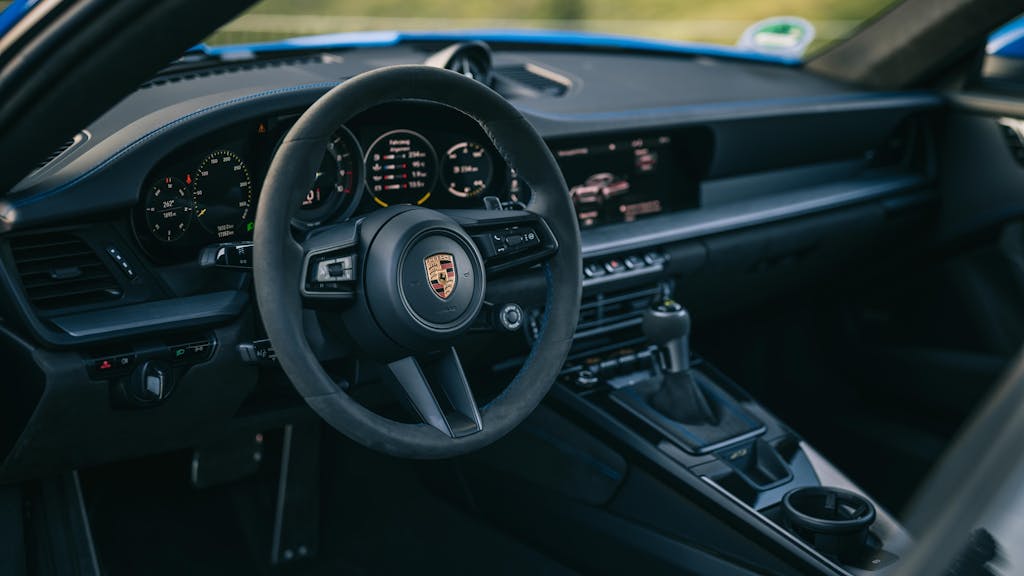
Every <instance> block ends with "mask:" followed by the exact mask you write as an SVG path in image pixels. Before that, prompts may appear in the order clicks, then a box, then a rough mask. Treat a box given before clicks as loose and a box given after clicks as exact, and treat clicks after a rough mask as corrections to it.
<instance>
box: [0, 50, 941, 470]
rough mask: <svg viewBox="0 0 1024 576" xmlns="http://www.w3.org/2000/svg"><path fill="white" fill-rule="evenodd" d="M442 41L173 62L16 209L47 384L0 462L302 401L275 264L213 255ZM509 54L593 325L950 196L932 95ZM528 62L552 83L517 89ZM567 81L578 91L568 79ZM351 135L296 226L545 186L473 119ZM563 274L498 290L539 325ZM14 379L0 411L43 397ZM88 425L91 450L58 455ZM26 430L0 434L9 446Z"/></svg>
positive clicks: (840, 246)
mask: <svg viewBox="0 0 1024 576" xmlns="http://www.w3.org/2000/svg"><path fill="white" fill-rule="evenodd" d="M438 48H440V47H439V46H434V45H430V46H420V45H414V44H409V45H404V44H403V45H399V46H394V47H380V48H365V49H358V50H350V51H344V52H331V51H326V52H325V53H323V54H319V53H318V54H311V55H309V56H308V57H306V56H303V57H295V58H292V59H289V60H281V61H280V62H278V63H277V65H269V64H267V63H265V62H254V63H251V64H252V65H247V64H246V63H231V64H230V65H228V64H224V65H223V66H221V67H220V68H216V69H215V70H213V71H207V72H208V73H206V72H204V73H200V72H195V73H189V74H182V75H180V76H179V77H162V78H158V79H156V80H154V81H153V82H152V83H151V84H150V85H148V86H143V87H140V88H139V89H138V90H136V91H135V92H134V93H133V94H131V95H129V96H127V97H126V98H125V99H124V100H123V101H122V102H120V103H118V104H117V105H116V106H114V107H113V108H112V109H111V110H110V111H109V112H108V113H107V114H105V115H104V116H103V117H101V118H99V119H97V120H96V121H94V122H93V123H91V124H90V125H89V126H87V127H85V128H84V130H83V132H82V133H81V134H80V135H79V136H78V137H76V139H74V141H72V142H71V143H70V144H69V145H68V146H69V147H68V148H67V149H65V150H63V151H60V152H57V153H56V154H55V156H54V158H53V159H52V160H51V161H50V162H48V163H47V164H46V165H44V166H42V167H40V168H39V169H38V170H37V171H36V172H34V173H32V174H30V175H29V176H28V177H26V178H25V179H24V180H23V181H22V182H21V183H19V185H18V186H17V187H16V188H15V189H14V190H12V191H11V193H9V194H8V195H7V196H5V197H4V198H2V199H0V346H2V347H3V352H4V353H5V357H7V358H11V359H13V361H14V362H15V366H14V368H15V373H14V376H13V378H14V380H15V381H17V380H18V378H22V379H23V380H24V381H26V382H37V381H38V382H42V381H43V380H45V384H43V383H40V384H39V385H38V390H43V389H44V388H46V389H47V393H46V395H45V398H42V399H37V400H32V401H31V402H29V404H30V405H28V406H26V407H25V408H24V410H21V411H20V412H19V413H20V414H22V416H18V417H7V418H0V421H4V422H7V423H15V424H14V425H12V426H15V427H17V426H20V424H18V421H17V418H19V417H20V418H22V419H23V420H24V422H28V420H29V418H33V420H32V427H31V428H32V432H31V435H30V437H26V438H25V439H23V440H21V441H20V444H19V445H20V446H22V448H19V449H18V454H17V455H16V456H19V457H17V458H16V457H11V458H8V459H7V460H6V462H7V463H6V464H5V467H4V468H0V476H2V475H6V476H5V477H11V475H16V474H18V473H20V471H35V470H38V469H40V466H41V465H42V464H45V463H47V462H49V463H50V464H52V465H53V466H65V465H67V464H69V463H73V464H75V465H83V466H84V465H89V464H90V463H95V462H99V461H104V460H107V459H109V458H110V457H111V456H112V455H113V454H115V453H116V454H118V455H123V454H125V453H127V452H131V453H133V454H141V453H143V452H145V451H146V450H149V448H150V447H152V446H157V445H159V446H170V445H177V444H179V443H187V442H188V441H189V438H190V435H191V434H193V433H194V434H196V435H199V433H200V431H201V430H203V429H204V427H205V429H211V428H210V427H211V426H212V425H214V424H215V425H216V426H220V425H221V424H222V423H223V422H226V421H232V419H238V418H241V419H245V418H250V417H257V415H261V414H263V413H264V412H266V411H268V410H271V409H272V408H273V409H276V407H278V406H280V405H281V397H280V396H278V393H279V391H280V390H279V389H280V388H282V387H283V388H286V387H287V383H286V382H280V379H281V374H280V373H279V371H277V370H276V368H274V367H273V363H272V359H271V356H272V354H271V352H270V350H272V347H271V346H270V343H269V341H268V340H267V339H266V334H265V331H264V330H263V329H262V326H261V325H260V319H259V314H258V312H257V311H256V310H255V303H254V300H253V298H252V290H251V287H252V274H251V271H250V270H246V269H244V268H240V267H222V266H204V265H203V263H201V261H200V258H199V256H200V255H201V254H204V253H206V252H208V251H204V248H207V247H209V246H211V245H214V244H222V243H234V242H242V243H244V242H246V241H248V240H250V239H251V237H252V234H253V227H254V226H255V223H256V222H257V219H256V210H257V207H258V204H259V194H260V190H261V188H262V186H263V182H264V180H265V178H266V175H267V171H268V169H269V167H270V163H271V160H272V159H273V157H274V153H275V150H276V149H277V148H278V146H279V144H280V142H281V139H282V138H283V137H284V135H285V134H286V133H287V131H288V130H289V128H290V127H291V126H292V124H293V123H294V122H295V121H296V119H297V118H298V117H299V116H300V115H301V113H302V112H303V111H305V110H306V109H307V108H308V107H309V106H310V105H312V104H313V103H314V102H315V101H316V100H317V98H319V97H320V96H322V95H323V94H324V93H325V92H327V91H328V90H330V89H331V88H333V87H334V86H336V85H337V83H338V81H339V79H343V78H349V77H352V76H354V75H356V74H358V73H360V72H363V71H366V70H369V69H374V68H379V67H381V66H387V65H393V64H408V63H418V62H422V61H423V59H424V58H425V57H426V55H427V54H429V53H430V51H432V50H436V49H438ZM494 66H495V74H496V77H498V78H499V79H500V80H501V83H499V84H496V86H497V87H498V88H501V89H502V90H506V92H504V93H503V95H506V96H507V97H508V98H509V99H510V101H511V102H513V104H514V105H515V106H516V107H517V108H518V109H519V110H520V111H521V112H522V114H523V116H524V117H525V118H526V119H527V121H529V122H530V123H531V124H532V125H533V126H534V127H535V128H536V129H537V131H538V132H539V133H540V135H541V136H542V137H543V139H544V141H545V142H546V143H547V145H548V147H549V149H550V150H551V152H552V154H553V156H554V157H555V160H556V161H557V162H558V164H559V166H560V168H561V169H562V173H563V176H564V178H565V180H566V184H567V190H568V191H569V192H570V194H571V195H572V200H573V203H574V205H575V208H576V212H577V217H578V221H579V226H580V230H581V240H582V252H583V258H584V274H585V279H584V281H583V282H584V286H583V292H584V299H585V301H584V309H583V311H582V313H581V320H580V325H579V334H583V333H585V332H587V333H590V336H587V337H588V338H602V337H603V336H601V335H600V334H598V331H599V330H602V329H603V328H602V327H603V326H605V325H608V324H609V323H616V322H619V321H623V322H625V321H630V322H634V321H635V320H636V318H635V317H634V316H635V312H636V309H637V308H635V306H634V304H635V302H642V303H646V302H647V301H648V300H649V299H650V298H651V297H652V296H654V295H656V294H659V293H660V291H661V290H662V288H663V286H664V285H665V284H666V283H675V282H678V283H679V286H680V290H679V291H680V293H681V294H684V295H685V297H686V298H687V301H688V303H692V304H693V305H694V306H695V307H699V308H700V309H702V310H706V311H709V313H714V312H715V311H716V310H732V309H735V308H736V307H738V306H741V305H743V304H744V302H747V301H750V300H753V299H755V298H760V297H762V296H765V295H770V294H772V293H777V292H778V291H780V290H783V289H784V288H787V287H789V286H793V285H796V284H798V283H804V282H807V281H809V280H810V279H811V278H814V277H817V276H818V275H821V274H824V273H825V272H827V271H832V270H835V269H836V268H838V267H841V266H844V265H845V263H846V262H848V261H849V260H850V254H852V253H854V252H855V251H856V250H858V249H860V248H862V247H866V246H874V245H875V244H872V243H879V242H883V241H886V240H885V239H886V238H890V236H886V235H885V234H882V232H883V231H884V230H883V226H894V227H898V226H903V225H905V224H904V223H909V222H912V220H911V218H910V215H912V214H917V212H916V210H917V209H918V208H919V207H922V206H926V205H927V203H928V202H930V199H929V198H930V196H929V195H928V194H927V193H926V191H927V190H926V189H927V187H928V186H929V183H930V181H931V180H930V178H931V176H930V174H929V173H928V171H927V169H926V168H923V167H922V166H923V165H924V163H922V162H918V161H916V160H915V158H917V156H916V155H915V153H914V150H913V149H912V148H911V144H912V143H913V142H915V138H917V140H916V141H923V140H921V138H920V137H911V136H913V135H914V134H916V132H913V131H908V130H907V129H906V128H907V127H910V128H913V126H914V125H915V124H913V123H908V122H911V121H916V122H917V123H918V124H921V125H925V126H926V125H927V124H926V122H924V121H925V120H927V119H928V118H929V117H930V115H932V114H934V113H935V111H936V110H939V109H940V107H941V105H942V101H941V99H940V98H938V97H935V96H933V95H928V94H905V93H898V94H875V93H864V92H861V91H856V90H853V89H850V88H848V87H845V86H839V85H835V84H832V83H830V82H827V81H825V80H822V79H819V78H816V77H814V76H812V75H810V74H806V73H805V72H803V71H801V70H799V69H797V68H790V67H782V66H768V65H763V64H758V63H750V62H741V61H727V60H717V59H714V60H709V59H698V58H679V57H666V56H657V55H651V54H646V53H617V52H602V51H589V50H570V49H566V50H545V49H540V48H538V49H530V50H527V49H522V47H515V46H504V47H502V49H500V50H496V51H495V60H494ZM531 70H533V71H536V70H541V71H542V73H543V74H544V75H545V76H544V77H541V76H538V75H537V74H536V73H535V72H530V71H531ZM555 73H557V74H555ZM524 77H525V78H526V79H527V81H528V82H531V83H534V85H537V86H540V87H541V89H540V90H534V91H533V92H532V93H531V92H528V91H524V90H518V91H512V90H508V89H507V86H508V85H509V84H510V83H512V82H513V81H514V80H515V79H516V78H524ZM550 78H558V79H559V82H562V83H563V84H561V85H562V87H563V88H564V90H562V91H560V92H559V91H557V90H554V91H550V92H549V89H551V87H552V85H551V82H550ZM335 129H336V130H335V132H334V134H333V136H332V138H331V139H330V140H329V142H327V143H326V144H325V146H324V150H323V155H322V157H321V158H320V162H319V165H318V167H317V169H316V170H313V171H311V173H310V174H309V186H308V187H307V188H305V189H300V190H296V191H295V199H294V208H293V210H294V211H293V213H292V215H291V218H292V223H293V227H294V230H295V233H296V235H301V234H304V233H305V232H306V231H307V230H309V229H311V228H315V227H316V226H319V225H321V224H330V223H334V222H340V221H343V220H345V219H353V218H359V217H361V216H362V215H366V214H370V213H372V212H373V211H374V210H379V209H381V207H382V206H387V205H391V204H398V203H410V204H420V205H423V206H426V207H430V208H435V209H461V208H467V209H477V208H483V207H494V206H508V205H517V204H527V205H528V204H529V203H530V202H531V197H532V196H533V194H532V192H533V191H531V189H530V186H529V183H528V182H525V181H522V179H520V178H519V177H517V176H516V173H515V171H514V168H515V167H514V166H509V165H508V163H507V162H506V161H505V159H504V158H503V157H502V156H501V154H499V153H498V151H497V150H495V149H494V148H493V146H492V145H491V143H490V140H489V138H487V136H486V134H485V133H484V131H483V130H482V129H481V127H480V126H479V125H477V124H476V123H475V122H474V121H472V120H470V119H469V118H467V117H465V116H464V115H462V114H461V113H459V112H456V111H454V110H452V109H449V108H446V107H443V106H437V105H427V104H424V103H420V102H414V101H407V102H399V103H395V104H388V105H381V106H378V107H375V108H372V109H370V110H367V111H365V112H364V113H362V114H359V115H357V116H355V117H353V118H352V119H351V120H350V121H348V122H347V123H346V125H345V126H337V127H335ZM915 130H917V129H916V128H915ZM780 134H784V135H785V138H780V137H779V135H780ZM894 136H895V137H894ZM906 225H909V224H906ZM886 249H887V250H888V249H889V248H888V247H887V248H886ZM544 286H545V284H544V277H543V275H542V274H541V273H540V272H539V271H537V270H526V271H523V273H522V274H507V275H500V276H496V278H495V281H493V282H491V281H490V279H488V284H487V290H488V298H489V299H490V300H491V301H493V302H496V303H502V302H517V303H519V304H521V305H522V306H523V307H524V310H525V312H526V314H527V315H526V321H525V322H524V328H523V332H524V333H525V336H526V337H528V336H529V331H530V330H532V326H534V321H533V319H534V317H535V316H534V313H535V312H537V311H539V310H540V307H541V306H542V304H543V302H537V301H536V300H535V299H534V297H536V298H542V297H543V296H544V291H543V288H544ZM643 305H644V306H646V304H643ZM631 314H632V315H634V316H630V315H631ZM502 338H503V339H501V340H491V339H490V338H489V337H477V335H476V334H475V333H474V337H473V340H474V341H478V342H477V343H479V344H480V346H481V347H482V348H486V349H487V350H488V351H494V350H500V351H501V352H500V353H501V354H506V353H507V354H511V353H512V352H510V351H511V350H516V349H518V348H517V347H520V346H521V345H522V344H523V342H524V334H516V335H509V336H508V337H507V338H505V337H502ZM495 342H497V344H495ZM323 352H324V353H325V355H328V357H329V362H330V363H333V364H337V366H335V367H336V368H337V369H338V370H339V371H340V372H339V378H343V377H344V378H348V377H352V375H350V374H349V375H346V373H344V371H345V370H349V369H356V367H354V366H351V365H350V364H348V363H346V362H345V361H344V360H345V358H346V351H345V350H344V349H333V348H332V349H330V350H324V351H323ZM474 356H479V357H480V358H481V361H483V360H484V359H487V360H488V362H490V359H488V358H486V356H487V355H486V354H479V355H474ZM469 357H470V356H468V355H467V358H469ZM35 359H41V362H42V363H43V364H44V365H45V369H40V368H38V367H37V366H36V365H35V364H34V362H35ZM143 361H159V362H165V363H167V364H168V365H169V366H170V367H171V370H172V371H173V372H174V374H175V381H176V382H177V384H176V391H175V392H174V396H173V397H171V399H170V400H169V401H168V402H166V403H164V404H161V405H160V406H159V407H147V408H146V409H145V410H137V409H136V408H138V407H136V406H122V405H117V406H115V405H112V404H111V398H112V397H114V396H116V394H115V393H116V384H117V382H120V381H122V380H123V379H124V377H125V374H126V373H127V372H124V371H127V370H128V368H130V367H132V366H135V365H137V364H138V363H140V362H143ZM19 363H20V364H19ZM490 363H493V362H490ZM22 365H23V366H22ZM19 366H21V367H20V368H19ZM17 370H20V372H18V371H17ZM111 370H113V371H118V370H122V372H117V373H116V374H115V373H114V372H110V371H111ZM104 382H108V383H110V385H109V386H108V385H105V384H103V383H104ZM278 384H281V386H277V385H278ZM8 388H9V390H8V393H7V395H5V393H4V392H3V391H2V390H0V407H4V408H8V407H13V406H17V405H18V402H21V401H23V399H22V397H20V396H18V394H20V389H17V388H15V387H8ZM0 389H3V387H2V386H0ZM11 395H14V396H16V397H12V396H11ZM36 404H38V407H36ZM268 407H269V408H268ZM32 415H36V416H32ZM250 415H253V416H250ZM37 416H38V418H37ZM69 423H77V424H78V425H76V429H77V430H80V431H82V434H81V435H79V437H78V438H77V439H78V440H79V441H78V442H77V443H76V444H75V446H74V447H73V448H72V447H69V448H67V449H56V448H55V447H57V446H65V444H66V442H67V429H68V428H67V426H68V425H69ZM12 434H20V430H15V431H14V432H12ZM14 440H15V438H14V437H13V436H12V435H11V434H8V435H7V436H6V437H5V436H4V431H3V430H0V456H3V454H4V453H5V452H6V451H7V450H9V449H10V446H12V445H13V442H14ZM5 443H6V444H5ZM126 443H130V444H131V445H132V446H126ZM5 446H6V449H5ZM21 456H24V457H21Z"/></svg>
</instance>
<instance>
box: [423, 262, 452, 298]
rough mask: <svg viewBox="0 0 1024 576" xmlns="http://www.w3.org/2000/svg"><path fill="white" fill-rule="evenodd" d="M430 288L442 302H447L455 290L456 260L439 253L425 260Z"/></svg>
mask: <svg viewBox="0 0 1024 576" xmlns="http://www.w3.org/2000/svg"><path fill="white" fill-rule="evenodd" d="M423 266H424V268H425V269H426V273H427V281H428V282H430V288H431V289H432V290H433V291H434V294H437V297H438V298H440V299H441V300H447V299H448V297H449V296H451V294H452V291H453V290H455V258H454V257H453V256H452V255H451V254H446V253H444V252H439V253H437V254H434V255H432V256H427V257H426V258H424V259H423Z"/></svg>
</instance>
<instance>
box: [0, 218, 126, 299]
mask: <svg viewBox="0 0 1024 576" xmlns="http://www.w3.org/2000/svg"><path fill="white" fill-rule="evenodd" d="M11 251H12V253H13V256H14V264H15V266H16V267H17V270H18V275H19V276H20V277H21V284H22V287H23V288H24V289H25V293H26V294H27V295H28V299H29V301H30V302H31V303H32V305H33V306H35V307H36V308H37V309H38V310H57V309H63V308H75V307H79V306H87V305H90V304H99V303H103V302H112V301H114V300H117V299H119V298H121V295H122V290H121V286H120V284H118V282H117V279H116V278H115V277H114V275H113V274H112V273H111V271H110V269H109V268H107V266H106V265H105V264H104V262H103V261H102V260H101V259H100V256H99V254H97V253H96V251H95V250H93V249H92V248H91V247H89V245H88V244H86V243H85V242H84V241H83V240H82V239H81V238H78V237H77V236H74V235H72V234H69V233H66V232H53V233H48V234H36V235H31V236H20V237H16V238H12V239H11Z"/></svg>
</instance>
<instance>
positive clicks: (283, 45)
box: [193, 29, 803, 66]
mask: <svg viewBox="0 0 1024 576" xmlns="http://www.w3.org/2000/svg"><path fill="white" fill-rule="evenodd" d="M471 40H482V41H484V42H492V43H496V44H539V45H547V46H561V47H580V48H599V49H612V50H625V51H647V52H661V53H665V54H679V55H686V56H709V57H716V58H730V59H735V60H746V61H752V62H764V63H769V64H781V65H785V66H798V65H800V64H802V63H803V61H802V60H800V59H799V58H790V57H784V56H777V55H770V54H762V53H758V52H750V51H747V50H742V49H740V48H737V47H735V46H720V45H715V44H705V43H701V42H674V41H667V40H652V39H649V38H641V37H636V36H622V35H617V34H599V33H593V32H582V31H578V30H517V29H476V30H447V31H445V30H442V31H398V30H391V31H369V32H340V33H337V34H321V35H315V36H298V37H295V38H288V39H285V40H276V41H270V42H256V43H250V44H227V45H220V46H209V45H206V44H200V45H198V46H196V47H195V48H194V49H193V51H194V52H202V53H204V54H207V55H210V56H221V57H223V56H225V55H232V54H238V53H244V52H249V53H260V52H287V51H295V50H311V49H322V50H326V49H335V48H365V47H387V46H395V45H398V44H402V43H404V42H468V41H471Z"/></svg>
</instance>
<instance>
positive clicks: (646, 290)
mask: <svg viewBox="0 0 1024 576" xmlns="http://www.w3.org/2000/svg"><path fill="white" fill-rule="evenodd" d="M662 293H663V287H662V286H660V285H653V286H644V287H641V288H634V289H629V290H618V291H613V292H603V293H601V294H597V295H596V296H591V297H587V298H584V299H583V303H582V306H580V321H579V324H578V325H577V326H576V336H577V337H580V336H581V335H585V334H584V333H587V332H591V331H594V330H597V329H603V328H610V327H614V328H621V327H624V326H627V325H630V324H637V323H639V322H640V319H641V317H642V316H643V315H644V312H645V311H646V310H647V309H648V308H650V306H651V302H652V301H653V300H654V299H655V298H658V297H660V296H661V295H662Z"/></svg>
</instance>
